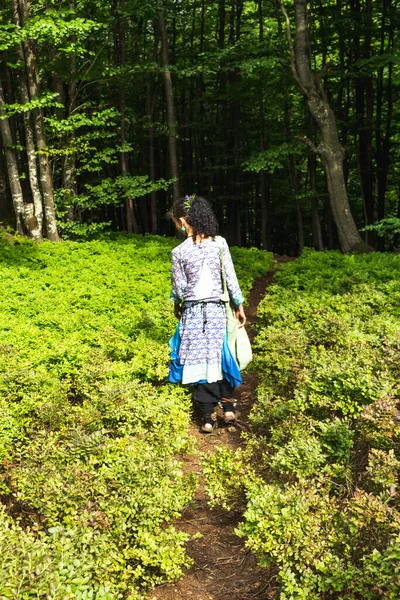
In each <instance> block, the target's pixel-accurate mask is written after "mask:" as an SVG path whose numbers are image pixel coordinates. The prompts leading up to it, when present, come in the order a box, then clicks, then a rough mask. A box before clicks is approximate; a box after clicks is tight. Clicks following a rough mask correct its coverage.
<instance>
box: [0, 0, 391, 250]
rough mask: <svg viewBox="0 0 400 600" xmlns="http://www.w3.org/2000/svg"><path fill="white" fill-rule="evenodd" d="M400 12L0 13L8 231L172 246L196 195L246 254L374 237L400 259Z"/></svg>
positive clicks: (211, 8) (138, 7)
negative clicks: (348, 229) (135, 237)
mask: <svg viewBox="0 0 400 600" xmlns="http://www.w3.org/2000/svg"><path fill="white" fill-rule="evenodd" d="M396 7H397V3H396V2H395V0H382V2H377V1H374V0H344V1H342V0H319V1H318V2H314V3H312V4H308V3H307V2H306V1H305V0H294V1H291V2H289V1H287V2H286V3H284V4H282V2H278V1H276V2H265V1H263V0H257V1H255V2H254V1H244V0H229V1H228V0H215V1H208V2H205V0H186V1H185V2H171V1H169V0H164V1H162V0H157V1H156V0H148V1H146V2H137V1H136V0H110V2H99V1H95V0H68V2H66V1H64V0H60V1H59V2H53V1H51V0H50V1H44V0H0V19H1V21H0V67H1V71H0V73H1V75H0V81H1V86H0V130H1V136H0V221H2V222H3V224H4V225H9V226H11V227H13V228H16V229H17V230H18V231H19V232H20V233H23V234H27V235H29V236H31V237H34V238H35V239H37V240H39V239H41V237H42V236H43V235H45V236H47V237H48V238H49V239H52V240H57V239H59V236H61V237H62V238H63V239H71V238H72V239H74V238H76V237H81V236H84V237H88V236H92V235H94V234H96V233H98V232H100V231H103V230H105V229H110V228H111V229H113V230H122V231H127V232H136V233H137V232H138V233H145V232H152V233H159V234H168V233H171V231H172V230H171V229H170V227H171V226H170V224H169V223H168V221H167V220H166V218H165V214H166V211H167V209H168V207H169V204H170V202H171V199H172V197H173V196H176V195H179V194H181V193H182V194H187V193H201V194H203V195H205V196H206V197H209V198H210V200H211V201H212V203H213V206H214V208H215V210H216V213H217V216H218V219H219V222H220V223H221V229H222V233H223V234H224V235H226V237H227V238H228V241H229V242H230V243H235V244H237V245H244V246H258V247H261V248H264V249H268V250H273V251H275V252H278V253H281V254H283V253H289V254H294V253H297V252H299V251H301V249H302V248H303V246H305V245H307V246H314V247H315V248H316V249H322V248H336V247H341V248H342V249H344V250H349V249H351V248H352V247H353V246H354V243H353V242H354V241H355V240H357V239H360V240H361V238H359V234H358V231H357V230H361V229H363V228H364V227H365V226H367V230H366V231H364V232H362V234H361V235H362V237H363V239H364V240H365V241H366V242H367V243H368V244H369V245H370V246H372V247H375V248H378V249H380V250H382V249H384V248H385V247H386V248H387V249H390V248H391V247H393V246H396V245H397V239H396V237H397V235H398V234H397V230H398V229H399V226H398V221H397V219H398V218H399V217H400V209H399V190H400V180H399V173H398V168H397V162H398V160H397V159H398V137H399V128H398V123H399V118H398V115H399V101H398V94H397V91H398V87H399V69H398V59H399V53H398V49H397V40H398V35H399V27H398V25H399V13H398V10H396ZM302 19H303V20H304V23H305V27H306V29H305V31H306V35H305V36H303V37H302V35H300V34H299V31H300V30H301V28H300V27H299V24H300V23H301V22H302ZM289 32H290V34H291V35H290V36H289V38H291V44H292V46H291V45H290V39H289V40H288V33H289ZM290 48H292V56H291V53H290ZM321 111H322V113H323V119H326V117H327V115H329V118H330V117H331V116H332V118H333V119H334V124H335V128H336V129H334V130H332V129H329V131H328V129H326V130H325V133H324V129H323V127H322V128H321V118H320V117H321V114H322V113H321ZM323 119H322V120H323ZM329 145H331V146H332V148H333V150H332V151H331V150H330V149H329ZM332 148H331V149H332ZM327 149H328V151H329V152H330V154H329V152H328V154H329V156H328V154H327V152H326V151H327ZM332 157H335V160H336V161H337V164H339V163H340V168H341V169H342V178H341V181H340V182H339V184H335V182H334V181H333V180H332V176H331V173H332V170H331V171H329V161H330V159H331V158H332ZM335 168H336V167H335V165H333V170H335ZM332 194H333V195H335V198H336V200H335V202H336V204H335V203H333V204H332ZM347 200H348V205H347V204H344V201H346V202H347ZM347 206H348V207H349V211H350V213H351V215H352V217H353V219H354V227H353V225H352V227H353V230H352V231H353V238H352V239H353V242H351V243H350V244H348V247H347V246H346V243H343V239H342V238H343V235H342V232H341V228H342V225H341V218H342V217H343V215H347V212H348V211H347V208H346V207H347ZM385 218H388V219H389V224H388V225H386V226H385V223H386V222H385V221H384V222H383V225H382V224H381V225H380V229H379V228H378V231H375V230H370V229H368V227H371V226H373V224H374V223H376V222H380V223H382V220H383V219H385ZM390 219H394V223H393V221H390ZM385 244H386V246H385Z"/></svg>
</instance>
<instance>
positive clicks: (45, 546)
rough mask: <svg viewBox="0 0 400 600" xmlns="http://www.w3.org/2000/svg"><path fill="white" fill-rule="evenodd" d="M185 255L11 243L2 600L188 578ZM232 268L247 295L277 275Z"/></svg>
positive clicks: (133, 588) (119, 593)
mask: <svg viewBox="0 0 400 600" xmlns="http://www.w3.org/2000/svg"><path fill="white" fill-rule="evenodd" d="M176 243H177V242H176V240H172V239H166V238H161V237H154V236H145V237H140V236H123V235H120V236H117V237H116V238H115V239H107V238H104V239H103V240H100V241H92V242H85V243H78V242H64V243H62V244H56V245H54V244H53V245H52V244H50V243H46V242H44V243H42V244H40V245H33V244H31V243H27V242H24V241H21V242H20V243H17V244H15V245H10V244H9V243H8V242H7V241H6V240H4V239H1V238H0V287H1V290H0V410H1V419H0V460H1V469H0V492H1V505H0V597H1V598H12V599H13V600H17V599H21V600H22V599H24V600H25V599H29V598H52V599H54V600H61V599H62V600H64V599H68V598H70V599H78V600H84V599H85V600H86V599H92V598H96V599H102V600H106V599H107V600H108V599H115V598H130V599H131V600H134V599H139V598H142V597H143V593H144V590H145V589H146V588H148V587H149V586H151V585H154V584H156V583H158V582H161V581H165V580H168V579H171V578H174V577H177V576H179V575H180V573H181V569H182V567H183V566H184V565H185V564H187V562H188V560H187V557H186V556H185V552H184V548H183V542H184V539H185V536H184V535H183V534H182V533H179V532H177V531H176V530H175V529H174V527H173V526H172V524H171V522H172V520H173V519H174V517H176V516H177V515H178V514H179V513H180V511H181V509H182V508H183V506H184V505H185V504H186V503H187V502H188V501H189V500H190V498H191V497H192V493H193V489H194V487H195V482H193V481H192V480H191V479H190V478H188V477H185V476H184V474H183V472H182V470H181V468H180V464H179V462H178V460H177V458H176V454H177V453H179V452H182V451H184V450H185V449H187V448H188V447H189V444H190V439H189V437H188V434H187V428H188V422H189V419H190V401H189V397H188V394H187V393H186V392H185V391H184V390H182V389H181V388H180V387H178V386H171V385H163V386H160V385H159V383H160V382H161V381H163V380H164V379H165V376H166V374H167V365H168V346H167V341H168V338H169V336H170V335H171V333H172V331H173V328H174V326H175V320H174V318H173V316H172V305H171V303H170V301H169V289H170V283H169V269H170V263H169V258H170V252H171V249H172V248H173V246H174V245H175V244H176ZM233 256H234V260H235V263H236V266H237V270H238V274H239V278H240V280H241V283H242V285H243V287H244V290H245V291H248V290H249V288H250V287H251V284H252V282H253V280H254V279H255V277H257V276H259V275H261V274H263V273H265V272H266V271H268V270H269V269H270V268H271V266H272V264H273V260H272V257H271V255H270V254H267V253H264V252H260V251H257V250H248V251H246V250H242V249H233ZM155 384H156V385H155Z"/></svg>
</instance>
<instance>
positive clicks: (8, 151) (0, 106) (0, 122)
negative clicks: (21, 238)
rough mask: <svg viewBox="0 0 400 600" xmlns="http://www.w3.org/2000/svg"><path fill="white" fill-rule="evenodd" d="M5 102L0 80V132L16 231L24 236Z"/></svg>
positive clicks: (18, 182) (19, 186) (22, 210)
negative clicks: (5, 116)
mask: <svg viewBox="0 0 400 600" xmlns="http://www.w3.org/2000/svg"><path fill="white" fill-rule="evenodd" d="M4 106H5V100H4V93H3V86H2V84H1V80H0V132H1V137H2V140H3V146H4V153H5V157H6V164H7V174H8V181H9V183H10V190H11V197H12V201H13V205H14V211H15V218H16V229H17V231H18V233H19V234H20V235H24V233H25V232H24V227H23V223H24V219H25V214H24V199H23V195H22V188H21V183H20V178H19V172H18V164H17V158H16V156H15V152H14V149H13V145H14V144H13V138H12V134H11V128H10V123H9V120H8V119H5V118H4V115H5V110H4Z"/></svg>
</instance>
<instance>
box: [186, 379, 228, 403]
mask: <svg viewBox="0 0 400 600" xmlns="http://www.w3.org/2000/svg"><path fill="white" fill-rule="evenodd" d="M192 389H193V402H199V403H201V404H209V403H210V402H211V403H213V404H217V403H218V402H219V400H221V398H226V400H231V399H232V397H233V388H232V386H231V384H230V383H228V381H227V380H226V379H222V381H217V382H216V383H195V384H194V385H193V388H192Z"/></svg>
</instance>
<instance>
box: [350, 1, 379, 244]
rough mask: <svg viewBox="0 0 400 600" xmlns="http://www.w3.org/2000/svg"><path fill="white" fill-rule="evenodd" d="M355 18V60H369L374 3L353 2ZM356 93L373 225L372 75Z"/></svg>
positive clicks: (367, 214)
mask: <svg viewBox="0 0 400 600" xmlns="http://www.w3.org/2000/svg"><path fill="white" fill-rule="evenodd" d="M352 4H353V6H352V8H353V12H354V17H355V18H356V19H357V21H360V25H362V27H360V28H359V29H358V28H357V29H356V33H355V40H354V48H355V53H354V60H355V61H357V60H359V59H360V58H361V59H362V60H368V59H370V57H371V34H372V3H371V0H365V7H364V6H363V7H361V6H360V0H354V2H352ZM361 30H362V31H363V32H364V36H365V39H364V44H363V45H361V43H360V39H359V35H360V31H361ZM355 92H356V102H355V106H356V116H357V131H356V135H357V138H358V153H357V160H358V170H359V176H360V184H361V196H362V200H363V207H364V218H365V224H366V225H370V224H372V223H373V222H374V212H375V210H374V208H375V207H374V194H373V188H374V170H373V164H372V126H373V110H374V97H373V82H372V76H371V75H362V76H361V77H358V78H357V80H356V85H355ZM366 241H367V243H369V244H374V242H375V233H374V232H368V231H367V232H366Z"/></svg>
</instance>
